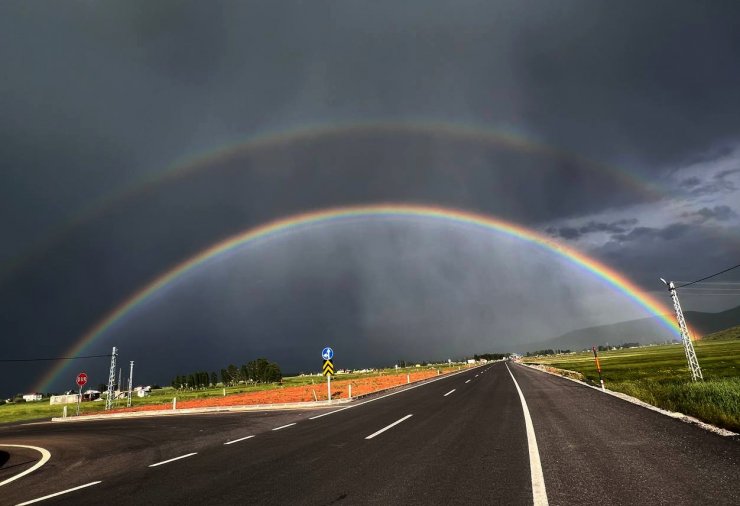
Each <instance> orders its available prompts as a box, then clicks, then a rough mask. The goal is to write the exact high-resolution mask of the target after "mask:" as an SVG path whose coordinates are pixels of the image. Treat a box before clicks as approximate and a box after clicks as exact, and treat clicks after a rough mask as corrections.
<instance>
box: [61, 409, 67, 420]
mask: <svg viewBox="0 0 740 506" xmlns="http://www.w3.org/2000/svg"><path fill="white" fill-rule="evenodd" d="M62 418H67V406H64V409H63V410H62Z"/></svg>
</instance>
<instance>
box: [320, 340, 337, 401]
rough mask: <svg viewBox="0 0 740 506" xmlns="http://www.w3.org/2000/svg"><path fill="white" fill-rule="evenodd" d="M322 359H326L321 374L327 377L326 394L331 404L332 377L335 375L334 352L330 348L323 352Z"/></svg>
mask: <svg viewBox="0 0 740 506" xmlns="http://www.w3.org/2000/svg"><path fill="white" fill-rule="evenodd" d="M321 358H323V359H324V364H323V366H322V367H321V372H322V374H323V375H324V376H326V393H327V396H326V397H327V399H329V402H331V377H332V376H333V375H334V361H333V360H332V359H333V358H334V350H332V349H331V348H329V347H328V346H327V347H326V348H324V349H323V350H321Z"/></svg>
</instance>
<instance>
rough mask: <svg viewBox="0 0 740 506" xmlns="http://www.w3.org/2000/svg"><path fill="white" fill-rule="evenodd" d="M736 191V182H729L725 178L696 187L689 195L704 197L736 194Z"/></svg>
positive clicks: (715, 179)
mask: <svg viewBox="0 0 740 506" xmlns="http://www.w3.org/2000/svg"><path fill="white" fill-rule="evenodd" d="M735 191H737V185H736V184H735V182H734V181H728V180H727V179H725V178H714V179H712V180H710V181H706V182H704V183H701V184H699V185H696V186H694V187H693V188H691V190H690V191H689V194H690V195H691V196H693V197H703V196H706V195H710V196H711V195H715V194H718V193H734V192H735Z"/></svg>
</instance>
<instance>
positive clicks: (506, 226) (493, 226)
mask: <svg viewBox="0 0 740 506" xmlns="http://www.w3.org/2000/svg"><path fill="white" fill-rule="evenodd" d="M383 216H388V217H407V218H430V219H439V220H445V221H449V222H453V223H458V224H463V225H468V226H471V225H472V226H475V227H480V228H481V229H482V230H487V231H497V232H500V233H503V234H506V235H508V236H511V237H515V238H518V239H522V240H524V241H528V242H531V243H534V244H537V245H539V246H541V247H542V248H544V249H546V250H548V251H551V252H553V253H555V254H558V255H560V256H562V257H565V258H567V259H568V260H570V261H571V262H573V263H574V264H575V265H577V266H579V267H581V268H583V269H584V270H585V271H587V272H590V273H592V274H593V275H595V276H597V277H599V278H601V279H603V280H604V281H606V282H607V283H608V284H610V285H612V286H613V287H614V288H616V289H617V290H618V291H620V292H622V293H623V294H625V295H626V296H627V297H629V298H630V299H632V300H633V301H634V302H636V303H637V304H638V305H640V306H642V307H643V308H645V309H646V310H647V311H648V312H649V313H652V314H654V315H656V316H658V317H659V320H660V321H661V322H662V323H663V325H664V326H665V327H666V328H667V329H670V330H671V331H672V332H673V333H674V335H676V336H678V335H679V331H678V329H677V327H676V324H675V322H674V321H673V319H672V318H671V317H670V316H668V314H670V313H669V311H667V309H666V308H665V307H664V306H663V305H662V304H661V303H660V302H658V301H657V300H656V299H655V298H654V297H652V296H651V295H649V294H648V293H646V292H645V291H643V290H642V289H640V288H639V287H637V286H636V285H635V284H634V283H632V282H631V281H630V280H629V279H627V278H626V277H625V276H624V275H622V274H620V273H619V272H617V271H615V270H613V269H611V268H609V267H607V266H606V265H604V264H602V263H600V262H598V261H596V260H594V259H592V258H590V257H588V256H586V255H584V254H583V253H580V252H579V251H577V250H575V249H572V248H569V247H567V246H565V245H563V244H560V243H558V242H556V241H553V240H552V239H550V238H548V237H547V236H545V235H543V234H540V233H538V232H535V231H533V230H530V229H528V228H525V227H523V226H521V225H517V224H514V223H510V222H507V221H504V220H501V219H498V218H494V217H491V216H485V215H481V214H476V213H472V212H468V211H461V210H457V209H449V208H443V207H434V206H425V205H409V204H376V205H366V206H349V207H338V208H330V209H324V210H318V211H310V212H306V213H302V214H296V215H293V216H288V217H285V218H281V219H277V220H275V221H271V222H269V223H266V224H263V225H260V226H257V227H255V228H251V229H249V230H246V231H245V232H242V233H239V234H236V235H234V236H232V237H230V238H228V239H226V240H224V241H221V242H219V243H217V244H214V245H213V246H211V247H209V248H207V249H205V250H204V251H202V252H200V253H198V254H197V255H195V256H193V257H191V258H189V259H187V260H185V261H183V262H181V263H179V264H177V265H175V266H174V267H173V268H171V269H169V270H168V271H166V272H164V273H163V274H161V275H159V276H157V277H156V278H154V279H153V280H152V281H150V282H149V283H148V284H147V285H145V286H144V287H143V288H141V289H140V290H138V291H137V292H135V293H133V294H132V295H131V296H130V297H129V298H127V299H126V300H124V301H123V302H122V303H121V304H119V305H118V306H117V307H115V308H114V309H113V310H112V311H110V312H109V313H108V314H107V315H105V317H104V318H103V319H101V320H100V321H98V323H96V324H95V325H94V326H93V327H92V328H90V329H89V330H88V331H87V332H86V333H85V334H84V335H82V336H81V337H80V338H79V339H78V340H77V342H76V343H75V344H74V346H72V347H71V348H70V349H69V350H68V351H67V352H66V353H65V354H64V356H76V355H78V354H80V353H82V352H83V351H84V350H85V348H87V347H88V346H89V345H91V344H92V343H93V342H94V341H95V340H96V339H97V338H99V337H101V336H102V335H104V334H105V333H106V331H107V330H108V329H110V328H111V326H113V325H114V324H116V323H117V322H119V321H121V320H122V319H123V318H124V317H125V316H126V315H127V314H129V313H130V312H131V311H132V310H134V309H135V308H136V307H138V306H140V305H141V304H144V303H145V302H146V301H147V300H148V299H149V298H150V297H151V296H152V295H153V294H155V293H156V292H158V291H159V290H161V289H162V288H164V287H165V286H167V285H169V284H170V283H172V282H173V281H175V280H176V279H178V278H180V277H181V276H183V275H185V274H186V273H188V272H189V271H191V270H193V269H195V268H197V267H199V266H201V265H203V264H205V263H206V262H208V261H210V260H213V259H215V258H217V257H219V256H220V255H223V254H225V253H227V252H229V251H231V250H233V249H235V248H237V247H239V246H242V245H245V244H248V243H250V242H252V241H255V240H258V239H263V238H269V237H274V236H276V235H279V234H280V233H283V232H290V231H295V230H299V229H300V228H303V227H307V226H311V225H315V224H319V223H327V222H331V221H339V220H346V219H353V218H361V217H383ZM65 365H66V364H65V363H64V362H61V363H59V364H57V365H55V366H53V367H52V369H51V370H49V371H48V372H47V373H46V374H45V375H44V376H43V378H42V379H41V380H40V381H39V383H38V384H37V386H36V387H35V389H34V391H36V392H44V391H46V390H48V388H49V386H50V384H51V383H52V382H53V381H54V380H55V379H56V378H57V376H58V375H59V374H60V373H61V372H62V371H63V370H64V368H65Z"/></svg>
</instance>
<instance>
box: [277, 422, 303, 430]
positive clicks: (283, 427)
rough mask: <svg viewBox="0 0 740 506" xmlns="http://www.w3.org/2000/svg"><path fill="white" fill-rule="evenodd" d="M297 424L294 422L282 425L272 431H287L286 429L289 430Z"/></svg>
mask: <svg viewBox="0 0 740 506" xmlns="http://www.w3.org/2000/svg"><path fill="white" fill-rule="evenodd" d="M296 423H298V422H293V423H289V424H288V425H281V426H280V427H275V428H274V429H272V430H280V429H286V428H288V427H292V426H293V425H295V424H296Z"/></svg>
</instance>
